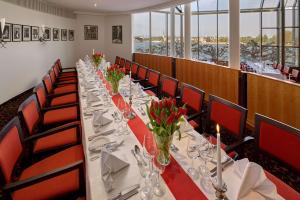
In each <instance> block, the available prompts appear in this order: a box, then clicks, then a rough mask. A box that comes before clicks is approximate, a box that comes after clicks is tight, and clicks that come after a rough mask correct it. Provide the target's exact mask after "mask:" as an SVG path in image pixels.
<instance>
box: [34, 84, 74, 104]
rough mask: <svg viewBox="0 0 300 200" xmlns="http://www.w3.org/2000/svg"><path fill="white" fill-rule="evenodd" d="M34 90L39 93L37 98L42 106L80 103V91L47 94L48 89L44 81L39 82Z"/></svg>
mask: <svg viewBox="0 0 300 200" xmlns="http://www.w3.org/2000/svg"><path fill="white" fill-rule="evenodd" d="M33 92H34V93H35V94H36V95H37V99H38V102H39V105H40V107H41V108H44V107H51V106H60V105H66V104H73V105H75V103H77V104H76V105H78V93H77V92H70V93H68V94H57V95H46V89H45V86H44V84H43V83H40V84H38V85H37V86H36V87H35V88H34V89H33Z"/></svg>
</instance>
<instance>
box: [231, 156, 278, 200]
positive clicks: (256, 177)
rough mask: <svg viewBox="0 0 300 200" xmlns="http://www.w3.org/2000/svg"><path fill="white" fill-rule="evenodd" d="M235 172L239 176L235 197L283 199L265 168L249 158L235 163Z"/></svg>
mask: <svg viewBox="0 0 300 200" xmlns="http://www.w3.org/2000/svg"><path fill="white" fill-rule="evenodd" d="M234 173H235V174H236V175H237V176H238V177H239V180H240V182H239V183H227V184H235V187H231V188H236V191H234V199H249V198H250V197H251V199H253V198H255V199H276V200H277V199H282V198H281V196H280V195H278V193H277V189H276V186H275V184H274V183H272V182H271V181H270V180H269V179H268V178H267V177H266V175H265V172H264V169H263V168H262V167H261V166H260V165H258V164H256V163H253V162H249V160H248V159H247V158H244V159H242V160H239V161H237V162H235V163H234ZM236 185H238V187H236Z"/></svg>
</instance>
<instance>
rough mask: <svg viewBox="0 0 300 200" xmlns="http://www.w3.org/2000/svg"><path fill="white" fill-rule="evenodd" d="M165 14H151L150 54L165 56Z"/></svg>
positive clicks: (166, 28)
mask: <svg viewBox="0 0 300 200" xmlns="http://www.w3.org/2000/svg"><path fill="white" fill-rule="evenodd" d="M167 16H168V15H167V14H166V13H159V12H151V53H153V54H160V55H167V49H168V48H167V46H168V44H167V41H168V40H167V39H168V38H167V32H168V31H167V30H168V26H167V20H168V18H167Z"/></svg>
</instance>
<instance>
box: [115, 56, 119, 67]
mask: <svg viewBox="0 0 300 200" xmlns="http://www.w3.org/2000/svg"><path fill="white" fill-rule="evenodd" d="M115 64H117V65H119V64H120V57H119V56H116V60H115Z"/></svg>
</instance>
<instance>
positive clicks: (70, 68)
mask: <svg viewBox="0 0 300 200" xmlns="http://www.w3.org/2000/svg"><path fill="white" fill-rule="evenodd" d="M70 70H72V71H77V69H76V67H64V68H62V69H61V71H62V72H63V71H70Z"/></svg>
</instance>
